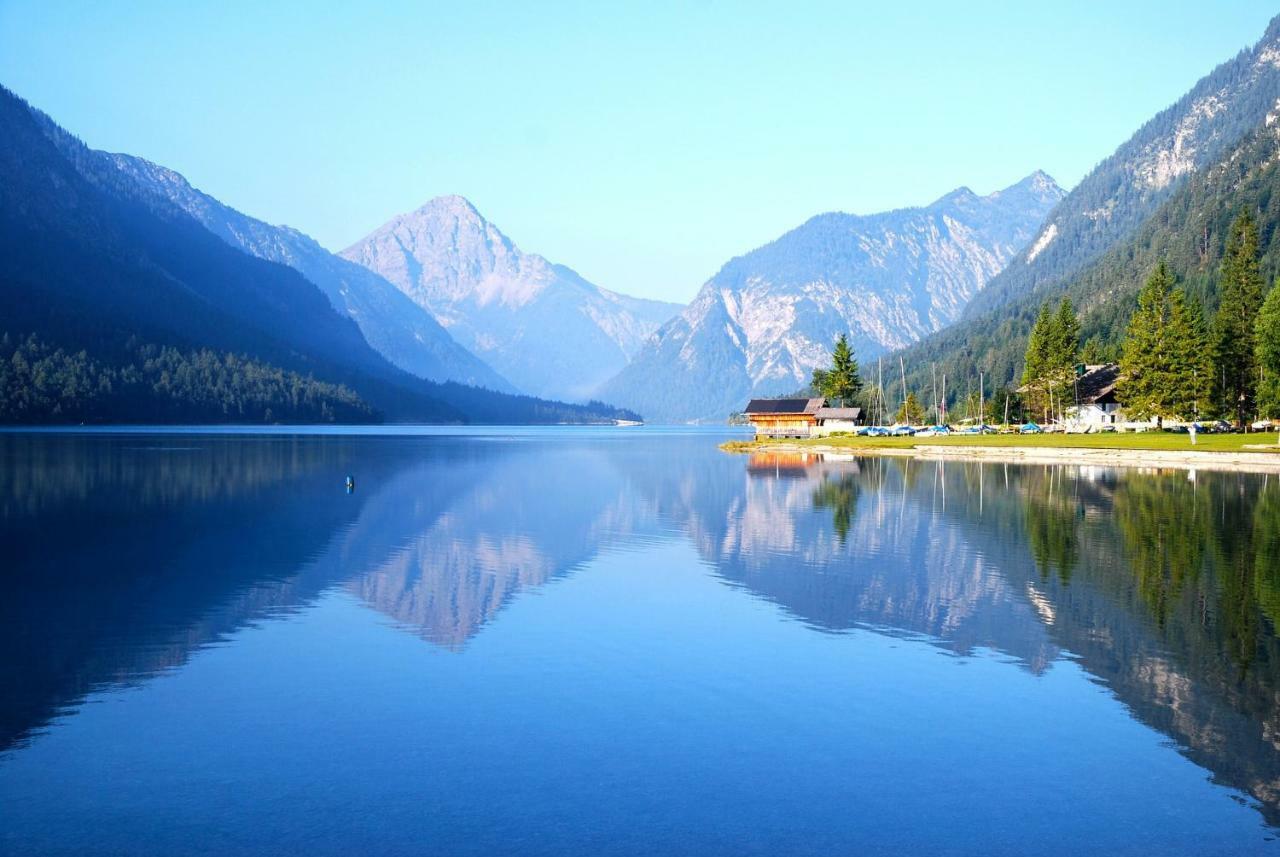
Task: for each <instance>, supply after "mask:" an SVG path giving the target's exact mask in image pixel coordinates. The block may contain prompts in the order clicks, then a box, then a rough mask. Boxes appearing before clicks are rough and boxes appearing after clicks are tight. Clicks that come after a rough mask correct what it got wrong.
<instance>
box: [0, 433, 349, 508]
mask: <svg viewBox="0 0 1280 857" xmlns="http://www.w3.org/2000/svg"><path fill="white" fill-rule="evenodd" d="M350 452H351V445H350V444H349V443H346V442H343V441H342V440H340V439H335V438H323V437H304V436H296V435H258V436H239V435H221V436H215V435H199V434H191V435H129V434H49V433H36V434H23V433H14V434H7V433H0V519H15V518H18V517H20V516H31V515H37V514H42V513H47V512H49V511H51V510H56V509H59V508H62V507H74V508H78V507H81V506H83V505H85V504H87V503H92V502H94V501H95V500H97V499H100V498H101V497H102V496H103V495H107V494H109V495H110V497H111V501H112V502H111V507H112V508H114V509H117V510H120V511H135V512H136V511H137V510H139V509H142V508H146V507H148V506H154V505H168V504H175V503H185V502H191V501H208V500H212V499H217V498H231V497H235V496H237V495H241V494H244V493H246V492H250V491H253V490H254V489H256V488H258V487H259V486H262V485H269V484H273V483H277V482H280V481H282V480H285V479H290V478H292V477H295V476H299V475H301V474H303V473H307V472H311V471H314V470H315V469H317V468H319V467H326V466H333V467H340V466H341V465H342V464H343V463H344V462H346V461H348V460H349V459H350Z"/></svg>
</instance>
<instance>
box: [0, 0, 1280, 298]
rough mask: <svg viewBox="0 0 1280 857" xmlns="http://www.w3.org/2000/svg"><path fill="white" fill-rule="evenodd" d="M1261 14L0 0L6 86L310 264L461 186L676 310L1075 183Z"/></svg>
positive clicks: (548, 242) (978, 6)
mask: <svg viewBox="0 0 1280 857" xmlns="http://www.w3.org/2000/svg"><path fill="white" fill-rule="evenodd" d="M1275 11H1276V10H1275V9H1274V8H1270V7H1269V6H1268V5H1267V4H1265V3H1261V2H1244V0H1241V2H1215V3H1213V4H1210V5H1206V4H1204V3H1202V2H1197V3H1192V2H1186V3H1182V2H1168V0H1166V2H1124V3H1116V2H1106V3H1102V2H1098V3H1089V2H1072V3H1057V4H1047V3H1005V4H997V3H983V2H966V3H936V4H934V3H922V2H917V3H869V2H868V3H859V4H855V3H848V2H844V3H829V4H824V3H813V4H804V3H789V4H782V3H760V4H750V3H736V2H735V3H723V2H703V3H696V4H691V3H675V4H663V3H637V4H634V5H615V4H608V3H582V4H569V3H556V4H550V3H548V4H535V3H511V4H489V3H481V2H467V3H447V4H424V3H409V2H405V3H394V2H391V3H382V4H377V6H376V8H375V7H374V4H356V3H341V4H337V3H335V4H332V5H328V4H324V3H320V2H315V1H314V0H312V2H289V0H283V1H282V2H276V3H269V4H268V3H252V2H244V3H240V2H221V3H208V4H196V3H171V2H163V3H162V2H130V3H125V2H120V3H87V2H86V3H79V2H48V0H41V2H26V0H0V82H2V83H3V84H4V85H6V86H8V87H10V88H12V89H14V90H15V91H16V92H17V93H18V94H20V95H22V96H24V97H26V98H27V99H28V100H30V101H31V102H33V103H34V104H35V105H36V106H37V107H40V108H41V109H43V110H45V111H46V112H48V113H49V114H51V115H52V116H53V118H54V119H56V120H57V121H58V122H59V123H61V124H62V125H64V126H65V127H67V128H68V129H70V130H71V131H73V132H75V133H76V134H78V135H80V136H81V137H82V138H84V139H85V141H86V142H88V143H89V144H90V145H92V146H94V147H96V148H103V149H109V150H113V151H125V152H130V153H133V154H137V155H141V156H143V157H146V158H149V159H151V160H153V161H157V162H159V163H161V164H164V165H165V166H169V167H172V168H174V169H176V170H178V171H180V172H182V173H183V174H184V175H186V176H187V178H188V179H190V180H191V181H192V183H193V184H195V185H196V186H197V187H200V188H201V189H203V190H205V191H207V192H209V193H211V194H213V195H214V196H216V197H218V198H220V199H222V200H223V201H224V202H227V203H228V204H230V205H233V206H235V207H236V208H239V209H241V210H243V211H245V212H247V213H249V214H252V215H254V216H257V217H260V218H262V219H264V220H268V221H271V222H273V223H287V224H290V225H292V226H296V227H298V228H299V229H302V230H303V231H305V232H307V233H309V234H311V235H313V236H314V237H315V238H317V239H318V240H319V241H320V242H321V243H322V244H324V245H325V246H327V247H329V248H330V249H334V250H338V249H341V248H343V247H345V246H347V245H348V244H350V243H352V242H354V241H355V240H357V239H359V238H360V237H361V236H363V235H364V234H366V233H367V232H369V231H371V230H372V229H374V228H375V227H377V226H378V225H379V224H381V223H382V222H383V221H385V220H387V219H389V218H390V217H391V216H393V215H394V214H396V213H398V212H401V211H406V210H410V209H413V208H416V207H417V206H418V205H420V204H422V203H423V202H425V201H426V200H427V199H429V198H430V197H432V196H436V195H439V194H445V193H460V194H462V195H464V196H466V197H468V198H470V199H471V200H472V201H473V202H474V203H475V204H476V206H477V207H478V208H479V209H480V211H481V212H482V213H484V214H485V216H486V217H488V218H489V219H490V220H492V221H493V222H494V223H496V224H497V225H498V226H499V227H500V228H502V229H503V231H505V232H506V233H507V234H508V235H510V236H511V237H512V239H513V240H515V241H516V243H517V244H519V245H520V246H521V247H522V248H523V249H525V250H527V251H533V252H538V253H541V254H543V255H545V256H547V257H548V258H550V259H552V260H553V261H557V262H561V263H564V264H567V265H570V266H572V267H574V268H576V269H577V270H578V271H579V272H580V273H582V274H583V275H584V276H586V277H587V278H588V279H591V280H593V281H594V282H596V283H598V284H600V285H602V286H605V287H607V288H613V289H617V290H620V291H625V292H630V293H633V294H638V295H644V296H649V297H660V298H665V299H670V300H680V301H684V300H688V299H689V298H690V297H692V295H693V294H694V292H695V291H696V290H697V288H698V286H700V285H701V284H702V282H704V281H705V280H706V279H707V278H708V277H709V276H711V275H712V274H713V273H714V272H715V271H716V270H717V269H718V268H719V266H720V265H721V264H723V263H724V262H725V261H726V260H727V259H728V258H730V257H731V256H734V255H737V254H740V253H743V252H745V251H747V250H750V249H751V248H753V247H755V246H758V245H760V244H763V243H765V242H767V241H769V240H771V239H772V238H775V237H776V236H778V235H779V234H781V233H782V232H784V231H786V230H787V229H789V228H791V227H793V226H796V225H798V224H799V223H801V222H803V221H804V220H805V219H807V218H808V217H810V216H812V215H813V214H816V213H819V212H822V211H830V210H833V209H838V210H843V211H852V212H857V213H870V212H874V211H879V210H883V209H887V208H895V207H901V206H906V205H918V204H924V203H927V202H929V201H931V200H932V199H934V198H936V197H938V196H940V195H942V194H943V193H945V192H947V191H948V190H951V189H953V188H955V187H957V186H959V185H962V184H963V185H968V186H970V187H972V188H973V189H974V190H977V191H979V192H982V193H985V192H988V191H991V190H994V189H996V188H998V187H1002V186H1005V185H1008V184H1011V183H1013V182H1014V181H1016V180H1018V179H1019V178H1021V177H1022V176H1024V175H1026V174H1027V173H1029V172H1031V171H1032V170H1034V169H1037V168H1042V169H1045V170H1046V171H1048V172H1049V173H1050V174H1052V175H1053V176H1054V177H1055V178H1057V179H1058V180H1059V182H1061V183H1062V184H1064V185H1067V186H1070V185H1071V184H1074V183H1075V182H1076V181H1078V180H1079V179H1080V178H1081V176H1083V175H1084V173H1085V172H1087V171H1088V170H1089V168H1090V167H1092V166H1093V165H1094V164H1095V163H1096V162H1097V161H1099V160H1100V159H1102V158H1103V157H1105V156H1106V155H1107V154H1109V153H1110V152H1111V151H1112V150H1113V149H1114V148H1115V147H1116V146H1117V145H1118V144H1119V143H1120V142H1122V141H1123V140H1124V139H1125V138H1126V137H1127V136H1129V135H1130V134H1131V133H1132V132H1133V131H1134V130H1136V128H1137V127H1138V126H1139V125H1140V124H1141V123H1142V122H1143V121H1145V120H1146V119H1147V118H1149V117H1150V116H1151V115H1152V114H1154V113H1155V112H1157V111H1158V110H1160V109H1161V108H1163V107H1165V106H1167V105H1168V104H1170V103H1171V102H1172V101H1174V100H1175V99H1176V98H1178V97H1179V96H1180V95H1181V94H1182V93H1183V92H1185V91H1186V90H1187V89H1188V88H1189V87H1190V86H1191V85H1192V84H1193V83H1194V82H1195V81H1196V80H1197V79H1199V78H1200V77H1201V76H1203V75H1204V74H1205V73H1207V72H1208V71H1209V70H1210V69H1211V68H1212V67H1213V66H1214V65H1216V64H1217V63H1219V62H1221V61H1223V60H1226V59H1227V58H1229V57H1230V56H1231V55H1233V54H1234V53H1235V52H1236V51H1237V50H1239V49H1241V48H1243V47H1245V46H1247V45H1249V44H1251V43H1252V42H1253V41H1255V40H1256V39H1257V38H1258V37H1259V36H1260V35H1261V34H1262V31H1263V29H1264V28H1265V27H1266V24H1267V21H1268V19H1269V18H1270V17H1271V15H1272V14H1274V13H1275Z"/></svg>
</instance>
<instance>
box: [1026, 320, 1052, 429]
mask: <svg viewBox="0 0 1280 857" xmlns="http://www.w3.org/2000/svg"><path fill="white" fill-rule="evenodd" d="M1052 336H1053V311H1052V310H1051V309H1049V305H1048V304H1045V305H1044V306H1042V307H1041V308H1040V315H1039V316H1037V317H1036V323H1035V325H1034V326H1033V327H1032V328H1031V335H1030V336H1029V337H1027V354H1026V358H1025V360H1024V365H1023V369H1022V385H1023V387H1025V388H1026V401H1027V405H1028V406H1029V407H1031V408H1032V410H1035V411H1043V412H1044V414H1045V416H1046V417H1047V416H1048V413H1049V388H1048V384H1047V382H1046V377H1047V374H1048V366H1049V364H1050V360H1051V358H1050V352H1051V350H1052V342H1051V340H1052Z"/></svg>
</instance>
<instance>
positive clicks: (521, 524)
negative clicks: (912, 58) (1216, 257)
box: [0, 429, 1280, 855]
mask: <svg viewBox="0 0 1280 857" xmlns="http://www.w3.org/2000/svg"><path fill="white" fill-rule="evenodd" d="M725 434H726V431H725V430H719V431H716V432H705V431H704V432H661V431H656V430H634V431H633V430H582V429H579V430H571V429H564V430H556V429H548V430H490V431H486V432H469V433H462V434H449V433H443V432H433V433H426V434H423V435H406V436H380V435H378V434H376V433H360V434H352V435H343V434H330V435H313V436H306V435H295V434H288V433H277V434H272V435H258V434H251V433H241V434H221V435H210V434H206V433H200V432H186V433H173V434H76V433H65V434H44V435H30V434H6V435H0V545H2V546H3V559H2V560H0V568H2V569H3V577H2V578H0V688H2V689H3V695H2V696H0V851H2V852H4V853H13V854H33V855H42V854H77V855H81V854H233V855H234V854H287V853H305V854H343V855H347V854H361V853H367V854H441V855H454V854H459V855H471V854H474V855H492V854H583V855H588V854H589V855H611V854H699V855H701V854H813V855H830V854H853V853H857V854H929V855H934V854H1029V853H1036V854H1154V853H1159V854H1276V853H1280V847H1278V845H1277V843H1276V842H1275V841H1273V839H1274V836H1275V833H1276V830H1277V826H1278V825H1280V645H1278V644H1277V637H1276V633H1275V623H1276V621H1277V620H1278V619H1280V484H1277V481H1276V480H1275V479H1274V478H1272V479H1268V478H1267V477H1263V476H1254V475H1237V474H1211V473H1198V474H1193V475H1189V474H1188V473H1186V472H1160V473H1155V472H1139V471H1109V470H1081V469H1080V468H1072V467H1025V466H1013V465H1010V466H1004V465H977V464H968V463H964V464H948V465H939V464H932V463H930V464H922V463H920V462H913V461H908V460H904V459H861V460H852V459H851V460H843V461H833V460H821V459H818V458H813V457H807V458H806V457H788V456H777V457H755V458H747V457H742V456H733V455H728V454H725V453H721V452H719V451H718V450H717V449H716V444H717V443H718V442H719V441H720V440H723V439H724V437H725ZM347 475H352V476H353V477H354V478H355V481H356V487H355V491H354V492H353V493H347V491H346V489H345V487H344V481H345V478H346V476H347Z"/></svg>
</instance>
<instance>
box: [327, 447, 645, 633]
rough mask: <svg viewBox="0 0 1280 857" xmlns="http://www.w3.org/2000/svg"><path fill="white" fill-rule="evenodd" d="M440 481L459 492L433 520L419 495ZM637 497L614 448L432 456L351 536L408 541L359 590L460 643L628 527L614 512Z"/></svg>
mask: <svg viewBox="0 0 1280 857" xmlns="http://www.w3.org/2000/svg"><path fill="white" fill-rule="evenodd" d="M441 478H447V479H448V481H449V482H450V484H452V485H453V486H454V487H455V490H453V491H451V492H450V493H449V503H448V506H447V508H443V509H440V510H438V511H437V513H436V514H433V515H432V516H430V519H429V520H428V519H427V518H425V517H423V516H421V515H420V514H416V513H417V512H419V511H420V509H419V502H420V501H418V500H417V499H416V497H417V493H418V492H419V491H420V490H421V486H422V485H424V484H430V483H431V482H433V481H436V480H439V479H441ZM626 502H627V498H626V496H625V494H623V493H621V492H620V486H619V481H618V477H617V474H616V471H615V470H614V469H613V468H612V467H611V465H610V463H609V460H608V458H607V456H605V455H603V454H602V452H601V450H600V449H598V448H593V447H591V446H589V445H587V446H576V445H569V444H559V445H556V446H550V447H545V446H540V447H537V448H533V449H530V448H521V449H519V450H518V451H517V452H515V453H513V454H510V455H507V456H505V457H504V458H502V459H501V461H500V462H495V461H494V460H493V459H492V458H490V457H476V458H475V459H473V460H470V461H452V462H450V464H449V466H448V467H447V468H443V467H441V464H440V462H429V463H424V464H422V465H420V466H418V467H416V468H414V469H412V470H410V471H407V472H405V473H403V474H401V475H399V476H398V477H397V478H396V479H395V480H393V481H392V483H391V484H389V485H388V486H387V487H386V488H385V489H384V490H383V491H381V492H380V493H379V495H378V496H377V498H376V499H375V500H374V501H373V502H372V503H371V504H370V506H369V507H368V509H367V510H366V513H365V514H364V515H362V517H361V521H360V523H358V524H357V526H356V527H355V528H353V530H352V531H351V532H350V533H349V534H348V535H347V538H346V547H345V548H344V549H346V550H352V549H356V548H363V547H365V546H375V547H376V546H381V545H385V544H387V543H388V542H392V543H395V544H398V545H400V546H399V547H397V548H396V550H394V551H393V552H391V553H390V555H388V556H387V557H386V558H385V559H383V560H382V561H380V562H376V563H368V564H365V565H364V566H363V568H364V571H363V572H362V573H360V574H359V575H356V576H355V577H354V578H353V579H352V581H351V582H350V584H349V587H350V589H351V591H352V592H354V593H355V594H356V595H357V596H359V597H360V598H361V599H362V600H364V601H365V602H367V603H368V604H369V605H370V606H372V607H374V608H375V609H377V610H379V611H381V612H383V613H385V614H387V615H388V616H390V617H391V618H393V619H395V620H396V621H397V622H399V623H401V624H403V625H405V626H407V627H409V628H411V629H412V630H413V631H414V632H415V633H417V634H419V635H421V636H422V637H423V638H425V639H428V640H431V641H433V642H437V643H441V644H443V645H446V646H449V647H450V648H459V647H461V646H462V645H463V644H464V643H465V642H466V640H467V639H469V638H470V637H471V636H473V635H474V634H475V633H477V632H478V631H479V629H480V627H481V626H482V625H483V624H484V623H485V622H487V621H489V620H490V619H492V618H493V616H494V615H495V614H496V613H497V612H498V611H499V610H500V609H501V608H502V607H503V606H504V605H505V604H506V603H508V601H509V600H510V599H511V598H512V597H513V596H514V595H515V593H517V592H519V591H520V590H522V589H525V588H528V587H533V586H540V585H541V584H543V583H545V582H547V581H548V580H550V579H551V578H552V577H554V576H556V575H559V574H563V573H564V572H566V571H568V570H569V569H571V568H573V567H575V566H577V565H580V564H581V563H583V562H585V561H587V560H589V559H590V558H591V557H592V556H593V555H594V554H595V552H596V550H597V548H598V546H599V545H600V543H601V541H602V540H608V539H613V538H616V536H617V534H618V529H617V528H618V527H619V526H623V527H629V526H630V524H629V523H628V519H625V518H623V517H622V516H619V515H617V514H615V513H614V511H613V510H615V509H617V508H619V507H620V506H622V505H624V504H626ZM624 531H625V530H624Z"/></svg>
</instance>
